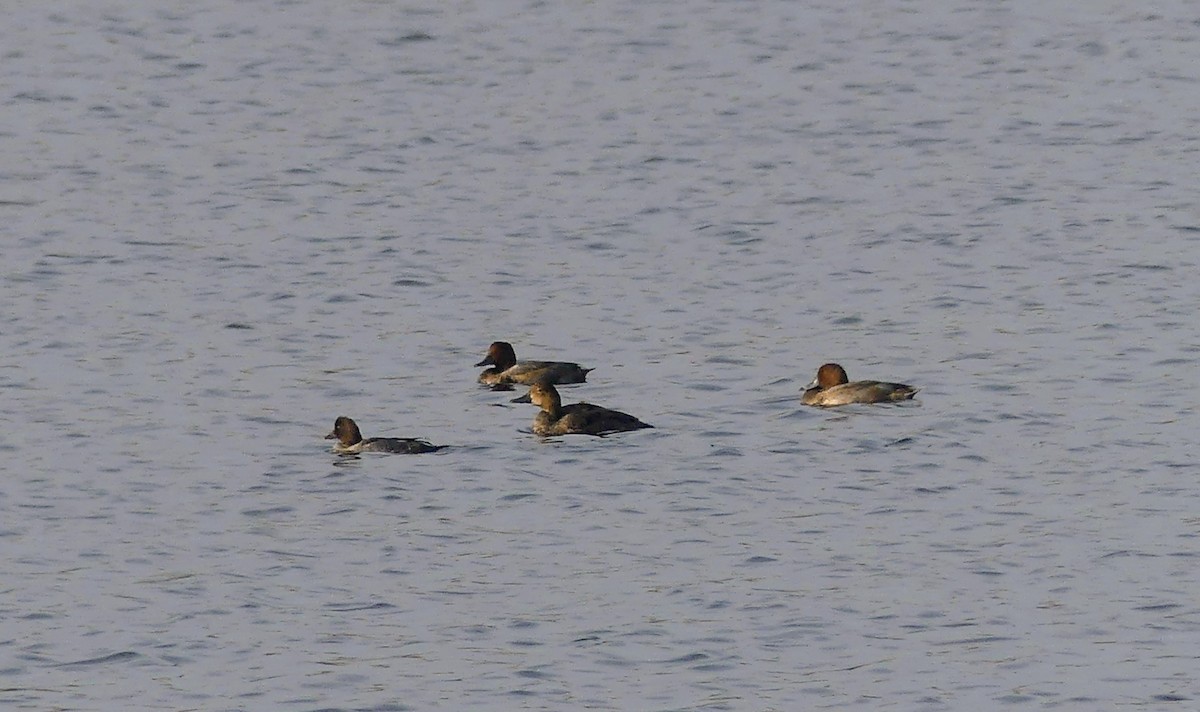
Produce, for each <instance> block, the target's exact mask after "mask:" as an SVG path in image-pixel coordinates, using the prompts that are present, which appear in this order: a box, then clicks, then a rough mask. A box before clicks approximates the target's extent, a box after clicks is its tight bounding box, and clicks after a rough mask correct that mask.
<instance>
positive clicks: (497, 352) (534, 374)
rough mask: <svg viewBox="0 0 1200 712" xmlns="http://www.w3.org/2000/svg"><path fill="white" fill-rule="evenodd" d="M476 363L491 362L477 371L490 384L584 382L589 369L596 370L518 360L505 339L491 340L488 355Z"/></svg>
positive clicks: (570, 365)
mask: <svg viewBox="0 0 1200 712" xmlns="http://www.w3.org/2000/svg"><path fill="white" fill-rule="evenodd" d="M475 365H476V366H492V368H489V369H487V370H486V371H484V372H483V373H481V374H479V382H480V383H483V384H486V385H489V386H503V385H508V384H512V383H520V384H524V385H530V384H533V383H550V384H567V383H584V382H586V381H587V375H588V373H589V372H590V371H593V370H595V369H591V368H583V367H581V366H580V365H579V364H577V363H569V362H566V361H518V360H517V352H516V351H514V350H513V347H512V344H510V343H508V342H507V341H495V342H493V343H492V345H491V346H489V347H488V350H487V355H486V356H484V357H483V360H482V361H480V362H479V363H477V364H475Z"/></svg>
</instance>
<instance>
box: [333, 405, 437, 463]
mask: <svg viewBox="0 0 1200 712" xmlns="http://www.w3.org/2000/svg"><path fill="white" fill-rule="evenodd" d="M325 439H326V440H337V442H336V443H334V446H333V451H334V452H338V453H345V454H350V453H358V452H392V453H402V454H406V455H418V454H420V453H423V452H434V451H437V450H441V449H442V448H444V447H445V445H430V444H429V443H427V442H425V441H424V440H420V439H418V438H367V439H365V440H364V439H363V436H362V433H361V432H360V431H359V429H358V423H355V422H354V421H353V420H351V419H350V418H347V417H346V416H344V415H342V416H338V419H337V420H335V421H333V431H332V432H330V433H329V434H328V435H326V436H325Z"/></svg>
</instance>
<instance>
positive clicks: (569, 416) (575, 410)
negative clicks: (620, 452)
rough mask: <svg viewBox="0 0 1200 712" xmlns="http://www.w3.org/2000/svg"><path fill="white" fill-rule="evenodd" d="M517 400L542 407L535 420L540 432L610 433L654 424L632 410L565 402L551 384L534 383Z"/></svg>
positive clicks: (534, 423) (535, 429)
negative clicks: (631, 411)
mask: <svg viewBox="0 0 1200 712" xmlns="http://www.w3.org/2000/svg"><path fill="white" fill-rule="evenodd" d="M517 402H522V403H533V404H534V405H536V406H538V407H539V408H541V409H542V410H541V411H540V412H539V413H538V414H537V417H536V418H534V419H533V432H534V434H536V435H572V434H578V435H606V434H608V433H619V432H623V431H626V430H640V429H641V428H653V427H654V426H653V425H650V424H648V423H643V422H642V421H640V420H638V419H637V418H635V417H633V416H632V415H630V414H628V413H622V412H621V411H619V410H609V409H608V408H601V407H600V406H598V405H592V404H591V403H574V404H572V405H563V404H562V398H560V397H559V395H558V391H557V390H556V389H555V388H554V386H552V385H550V384H549V383H535V384H533V385H532V386H530V388H529V393H528V394H527V395H525V396H522V397H521V398H518V399H517Z"/></svg>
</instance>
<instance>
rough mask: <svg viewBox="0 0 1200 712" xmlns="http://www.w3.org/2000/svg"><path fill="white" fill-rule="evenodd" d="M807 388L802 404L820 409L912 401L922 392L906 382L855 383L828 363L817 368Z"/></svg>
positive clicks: (836, 367) (836, 366) (835, 366)
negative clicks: (815, 374) (851, 404)
mask: <svg viewBox="0 0 1200 712" xmlns="http://www.w3.org/2000/svg"><path fill="white" fill-rule="evenodd" d="M805 388H806V390H805V391H804V395H803V396H801V398H800V402H801V403H803V404H804V405H812V406H817V407H830V406H837V405H848V404H850V403H890V402H892V401H901V400H909V399H911V398H912V397H913V396H915V395H916V394H917V391H919V390H920V389H919V388H914V387H912V386H910V385H907V384H904V383H887V382H884V381H854V382H853V383H852V382H850V378H849V376H847V375H846V369H844V368H842V367H841V366H839V365H838V364H836V363H827V364H825V365H823V366H821V367H820V368H818V369H817V377H816V378H814V379H813V381H812V383H810V384H808V385H807V386H806V387H805Z"/></svg>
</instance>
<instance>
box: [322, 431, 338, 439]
mask: <svg viewBox="0 0 1200 712" xmlns="http://www.w3.org/2000/svg"><path fill="white" fill-rule="evenodd" d="M325 439H326V440H337V439H338V434H337V431H336V430H334V431H332V432H330V433H329V434H328V435H326V436H325Z"/></svg>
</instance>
